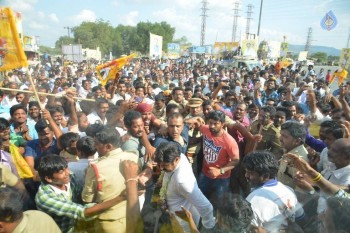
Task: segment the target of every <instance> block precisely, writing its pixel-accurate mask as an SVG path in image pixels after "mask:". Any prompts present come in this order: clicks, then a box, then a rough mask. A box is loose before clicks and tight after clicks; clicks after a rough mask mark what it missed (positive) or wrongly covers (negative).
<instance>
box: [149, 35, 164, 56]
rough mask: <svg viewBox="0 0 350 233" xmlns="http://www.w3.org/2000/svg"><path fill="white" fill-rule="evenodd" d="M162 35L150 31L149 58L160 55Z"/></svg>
mask: <svg viewBox="0 0 350 233" xmlns="http://www.w3.org/2000/svg"><path fill="white" fill-rule="evenodd" d="M162 46H163V37H162V36H158V35H155V34H152V33H150V36H149V56H150V57H151V58H161V57H162Z"/></svg>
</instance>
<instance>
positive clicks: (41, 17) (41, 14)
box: [37, 11, 45, 19]
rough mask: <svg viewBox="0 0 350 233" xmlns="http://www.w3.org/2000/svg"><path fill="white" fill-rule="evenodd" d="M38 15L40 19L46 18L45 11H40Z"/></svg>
mask: <svg viewBox="0 0 350 233" xmlns="http://www.w3.org/2000/svg"><path fill="white" fill-rule="evenodd" d="M37 17H38V18H39V19H44V18H45V13H44V12H42V11H38V15H37Z"/></svg>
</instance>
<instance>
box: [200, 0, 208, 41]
mask: <svg viewBox="0 0 350 233" xmlns="http://www.w3.org/2000/svg"><path fill="white" fill-rule="evenodd" d="M207 5H208V2H207V0H203V1H202V8H201V9H202V14H201V17H202V25H201V43H200V45H201V46H203V45H204V44H205V31H206V21H207V17H208V15H207V10H208V8H207Z"/></svg>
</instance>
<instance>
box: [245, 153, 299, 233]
mask: <svg viewBox="0 0 350 233" xmlns="http://www.w3.org/2000/svg"><path fill="white" fill-rule="evenodd" d="M242 163H243V166H244V168H245V171H246V175H245V176H246V178H247V180H248V182H249V183H250V185H251V186H252V188H253V191H252V192H251V193H250V194H249V196H248V197H247V198H246V200H247V201H248V202H250V204H251V206H252V209H253V212H254V217H253V220H252V225H253V226H254V227H256V228H258V231H257V232H265V231H266V232H281V231H282V232H285V231H286V230H287V228H288V222H290V221H294V220H295V221H296V222H299V221H301V220H303V217H304V216H305V215H304V210H303V208H302V207H301V205H300V204H299V202H298V200H297V197H296V195H295V193H294V192H293V191H292V190H291V189H290V188H289V187H288V186H286V185H284V184H282V183H280V182H278V181H277V179H276V175H277V171H278V161H277V160H276V158H275V156H274V155H273V154H271V153H269V152H266V151H254V152H252V153H250V154H248V155H247V156H245V157H244V159H243V161H242ZM259 230H262V231H259ZM264 230H265V231H264Z"/></svg>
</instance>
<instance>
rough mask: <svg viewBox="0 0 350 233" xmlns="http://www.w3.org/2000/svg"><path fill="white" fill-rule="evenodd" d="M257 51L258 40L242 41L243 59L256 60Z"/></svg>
mask: <svg viewBox="0 0 350 233" xmlns="http://www.w3.org/2000/svg"><path fill="white" fill-rule="evenodd" d="M257 51H258V40H257V39H251V40H242V55H243V57H248V58H256V57H257Z"/></svg>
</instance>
